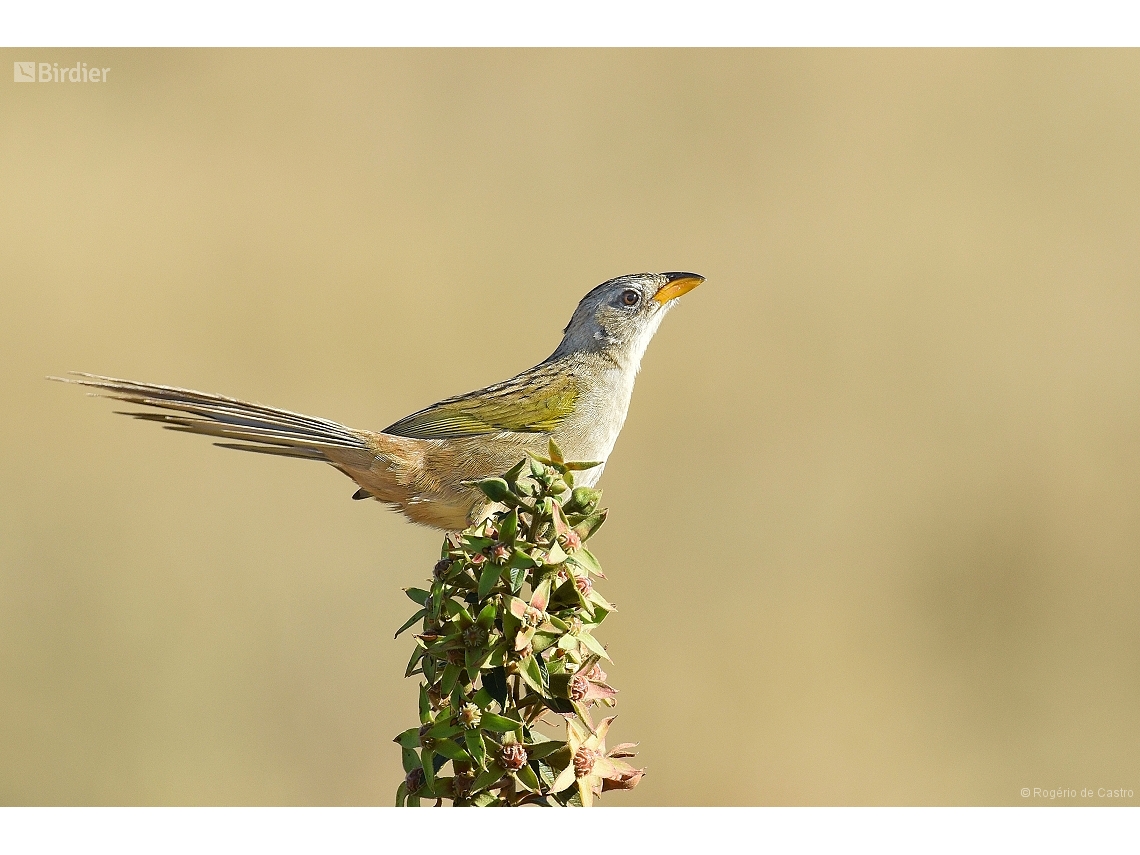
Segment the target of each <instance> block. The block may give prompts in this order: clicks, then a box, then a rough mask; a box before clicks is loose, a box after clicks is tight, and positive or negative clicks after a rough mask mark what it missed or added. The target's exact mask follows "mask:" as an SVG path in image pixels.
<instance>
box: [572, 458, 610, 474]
mask: <svg viewBox="0 0 1140 855" xmlns="http://www.w3.org/2000/svg"><path fill="white" fill-rule="evenodd" d="M603 463H605V461H604V460H575V461H573V462H571V463H567V464H566V468H567V469H569V470H570V471H571V472H584V471H586V470H587V469H593V468H594V467H595V466H601V465H602V464H603Z"/></svg>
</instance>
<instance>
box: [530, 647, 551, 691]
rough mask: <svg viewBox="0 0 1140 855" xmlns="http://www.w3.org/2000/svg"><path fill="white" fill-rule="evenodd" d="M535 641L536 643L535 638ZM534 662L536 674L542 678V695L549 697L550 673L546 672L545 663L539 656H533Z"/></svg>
mask: <svg viewBox="0 0 1140 855" xmlns="http://www.w3.org/2000/svg"><path fill="white" fill-rule="evenodd" d="M535 640H536V641H537V638H536V639H535ZM551 642H552V643H553V639H551ZM549 646H550V645H549V644H548V645H547V647H549ZM534 661H535V662H537V663H538V673H539V676H540V677H541V678H542V688H543V694H545V695H549V694H550V672H549V671H547V670H546V662H545V661H544V660H543V658H542V657H541V656H535V657H534Z"/></svg>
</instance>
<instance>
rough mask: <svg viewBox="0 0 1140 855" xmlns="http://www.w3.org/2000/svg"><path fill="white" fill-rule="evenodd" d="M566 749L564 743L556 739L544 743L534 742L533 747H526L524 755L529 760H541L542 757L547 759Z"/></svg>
mask: <svg viewBox="0 0 1140 855" xmlns="http://www.w3.org/2000/svg"><path fill="white" fill-rule="evenodd" d="M565 747H566V743H565V742H562V741H561V740H558V739H548V740H547V741H546V742H536V743H535V744H534V745H528V746H527V747H526V753H527V754H528V755H529V756H530V759H531V760H541V759H542V758H543V757H549V756H550V755H551V754H553V753H554V752H555V751H559V750H561V749H563V748H565Z"/></svg>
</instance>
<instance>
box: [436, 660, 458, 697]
mask: <svg viewBox="0 0 1140 855" xmlns="http://www.w3.org/2000/svg"><path fill="white" fill-rule="evenodd" d="M460 670H462V669H461V668H460V667H459V666H458V665H456V664H454V663H453V662H448V663H447V666H446V667H445V668H444V669H443V679H442V680H441V681H440V684H439V690H440V691H441V692H442V693H443V694H445V695H450V694H451V690H452V689H454V688H455V684H456V682H457V681H458V680H459V672H460Z"/></svg>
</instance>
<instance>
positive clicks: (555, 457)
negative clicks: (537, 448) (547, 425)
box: [547, 437, 566, 463]
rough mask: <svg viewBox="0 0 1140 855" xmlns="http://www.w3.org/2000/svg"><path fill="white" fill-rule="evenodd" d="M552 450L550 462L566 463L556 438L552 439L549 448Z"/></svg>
mask: <svg viewBox="0 0 1140 855" xmlns="http://www.w3.org/2000/svg"><path fill="white" fill-rule="evenodd" d="M547 447H548V448H549V449H550V460H551V462H552V463H565V462H566V461H565V459H564V458H563V457H562V449H561V448H559V447H558V443H557V442H555V441H554V437H551V438H550V443H549V445H548V446H547Z"/></svg>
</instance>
